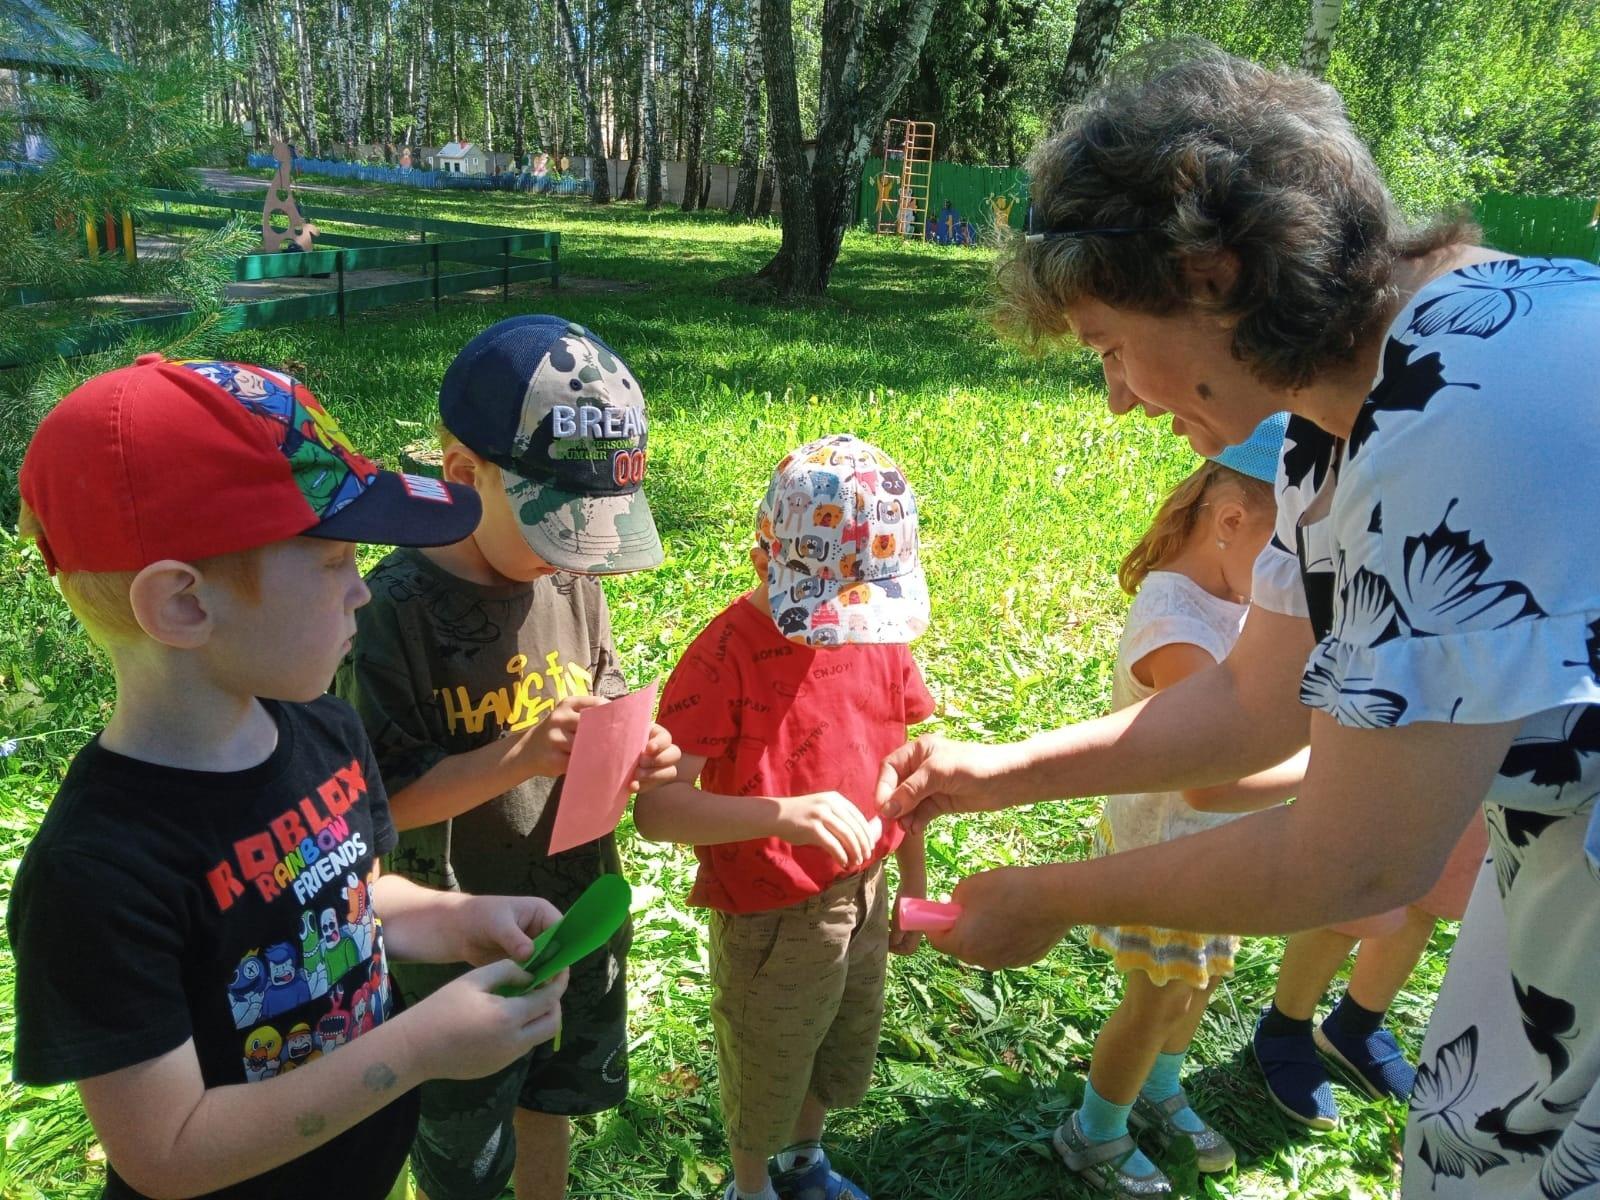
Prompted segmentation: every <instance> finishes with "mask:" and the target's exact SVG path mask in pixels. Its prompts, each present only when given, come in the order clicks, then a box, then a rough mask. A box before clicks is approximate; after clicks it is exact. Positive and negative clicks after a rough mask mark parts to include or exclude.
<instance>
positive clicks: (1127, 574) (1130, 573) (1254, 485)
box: [1117, 459, 1275, 596]
mask: <svg viewBox="0 0 1600 1200" xmlns="http://www.w3.org/2000/svg"><path fill="white" fill-rule="evenodd" d="M1225 491H1226V492H1231V493H1232V494H1233V495H1234V496H1235V497H1236V498H1237V499H1238V501H1239V502H1240V503H1241V504H1243V505H1244V506H1245V508H1247V509H1248V510H1249V511H1250V512H1252V513H1262V512H1266V511H1270V510H1271V509H1272V508H1273V507H1274V503H1275V502H1274V500H1273V495H1272V485H1271V484H1270V483H1264V482H1262V481H1261V480H1259V479H1253V478H1251V477H1250V476H1249V475H1241V474H1240V473H1239V472H1238V471H1235V470H1233V469H1232V468H1230V467H1225V466H1223V465H1222V464H1221V463H1219V462H1212V461H1210V460H1209V459H1208V460H1207V461H1206V462H1205V464H1204V465H1203V466H1201V467H1200V469H1199V470H1197V471H1195V472H1194V474H1192V475H1190V476H1189V477H1188V478H1187V479H1185V480H1184V481H1183V482H1182V483H1180V484H1179V485H1178V486H1177V487H1175V488H1173V489H1172V491H1171V492H1169V493H1168V494H1167V498H1166V499H1165V500H1163V501H1162V502H1161V507H1160V508H1159V509H1157V510H1156V515H1155V519H1154V520H1152V521H1151V522H1150V528H1149V529H1147V530H1145V533H1144V536H1143V537H1142V538H1140V539H1139V544H1138V545H1137V546H1135V547H1134V548H1133V549H1132V550H1130V551H1128V554H1127V557H1126V558H1124V559H1123V560H1122V565H1121V566H1119V567H1118V568H1117V582H1118V583H1120V584H1121V585H1122V590H1123V591H1125V592H1127V593H1128V595H1130V596H1131V595H1133V594H1134V593H1135V592H1137V591H1138V590H1139V585H1140V584H1142V583H1143V582H1144V579H1145V576H1146V575H1148V574H1150V572H1151V571H1159V570H1160V569H1161V567H1162V564H1163V563H1166V562H1169V561H1171V559H1172V557H1173V556H1174V555H1176V554H1177V553H1178V551H1179V550H1182V549H1183V546H1184V543H1185V542H1187V541H1188V540H1189V535H1190V534H1191V533H1193V532H1194V527H1195V525H1196V523H1197V522H1198V521H1199V519H1200V510H1201V509H1202V508H1204V507H1205V506H1206V505H1207V504H1209V503H1210V502H1211V501H1212V500H1214V499H1216V498H1217V497H1219V496H1221V495H1222V494H1223V493H1224V492H1225Z"/></svg>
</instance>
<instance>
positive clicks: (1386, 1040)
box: [1312, 1021, 1417, 1100]
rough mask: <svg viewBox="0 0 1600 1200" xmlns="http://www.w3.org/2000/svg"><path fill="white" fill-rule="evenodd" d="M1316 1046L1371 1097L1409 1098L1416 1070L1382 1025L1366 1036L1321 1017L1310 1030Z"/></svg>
mask: <svg viewBox="0 0 1600 1200" xmlns="http://www.w3.org/2000/svg"><path fill="white" fill-rule="evenodd" d="M1312 1037H1313V1038H1315V1039H1316V1043H1317V1049H1318V1050H1320V1051H1322V1053H1323V1054H1325V1055H1326V1056H1327V1057H1328V1058H1329V1059H1331V1060H1332V1061H1333V1062H1334V1063H1335V1064H1337V1065H1338V1066H1340V1067H1342V1068H1343V1069H1344V1072H1345V1073H1346V1074H1348V1075H1349V1077H1350V1082H1351V1083H1353V1084H1355V1085H1356V1086H1357V1087H1359V1088H1360V1089H1361V1090H1362V1091H1364V1092H1366V1094H1367V1095H1369V1096H1371V1097H1372V1098H1373V1099H1374V1100H1384V1099H1390V1100H1409V1099H1410V1098H1411V1085H1412V1084H1414V1083H1415V1082H1416V1081H1417V1071H1416V1068H1415V1067H1413V1066H1412V1065H1411V1064H1410V1063H1408V1062H1407V1061H1406V1056H1405V1054H1404V1052H1403V1051H1401V1049H1400V1045H1399V1043H1397V1042H1396V1041H1395V1040H1394V1035H1393V1034H1392V1033H1390V1032H1389V1031H1388V1030H1387V1029H1384V1028H1383V1027H1382V1026H1379V1028H1378V1029H1377V1030H1376V1031H1375V1032H1373V1033H1369V1034H1368V1035H1367V1036H1366V1037H1356V1036H1354V1035H1353V1034H1350V1033H1348V1032H1345V1031H1343V1030H1341V1029H1339V1028H1338V1027H1337V1026H1330V1025H1329V1024H1328V1022H1326V1021H1324V1022H1323V1023H1322V1025H1321V1026H1320V1027H1318V1029H1317V1031H1316V1032H1315V1033H1314V1034H1312Z"/></svg>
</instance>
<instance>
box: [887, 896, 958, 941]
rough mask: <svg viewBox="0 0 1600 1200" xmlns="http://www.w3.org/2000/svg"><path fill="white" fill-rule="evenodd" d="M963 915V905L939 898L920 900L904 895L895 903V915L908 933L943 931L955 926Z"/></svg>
mask: <svg viewBox="0 0 1600 1200" xmlns="http://www.w3.org/2000/svg"><path fill="white" fill-rule="evenodd" d="M960 915H961V905H959V904H950V903H948V902H941V901H938V900H918V899H917V898H916V897H914V896H902V897H901V898H900V901H899V903H898V904H896V905H895V916H896V917H897V918H898V920H899V922H900V928H901V929H903V930H905V931H906V932H907V933H943V932H944V931H945V930H947V929H953V928H954V927H955V923H956V918H957V917H959V916H960Z"/></svg>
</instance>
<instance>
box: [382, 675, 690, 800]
mask: <svg viewBox="0 0 1600 1200" xmlns="http://www.w3.org/2000/svg"><path fill="white" fill-rule="evenodd" d="M604 703H605V701H604V700H603V699H601V698H600V697H599V696H569V697H567V698H566V699H565V700H563V701H561V703H559V704H557V705H556V706H555V708H554V709H553V710H552V711H551V713H550V715H549V716H548V717H546V718H545V719H544V720H543V721H541V722H540V723H539V724H538V725H535V726H534V727H533V728H532V729H529V730H527V731H525V732H523V733H520V734H518V735H517V736H515V737H508V738H501V739H500V740H499V741H495V742H490V743H489V744H488V745H487V746H479V747H478V748H477V749H476V750H468V751H466V752H465V753H463V754H452V755H451V756H450V757H449V758H446V759H443V760H441V761H440V762H439V763H438V764H437V765H436V766H434V767H433V768H431V769H430V770H428V771H427V772H426V773H424V774H422V775H420V776H418V777H417V778H416V779H415V780H413V781H412V782H411V783H409V784H407V785H406V786H405V787H403V788H401V789H400V790H399V791H397V792H395V793H393V794H392V795H391V796H390V797H389V815H390V818H391V819H392V820H393V821H394V824H395V828H396V829H416V828H418V827H419V826H422V825H433V824H435V823H437V822H439V821H447V820H449V819H450V818H451V817H457V816H460V815H461V814H462V813H464V812H468V811H470V810H471V809H474V808H477V807H478V805H480V804H486V803H487V802H488V801H490V800H493V799H494V798H495V797H496V796H499V795H501V794H503V793H505V792H508V791H510V790H511V789H512V788H514V787H516V786H517V785H518V784H519V783H522V782H523V781H524V780H527V779H531V778H533V777H534V776H535V775H543V776H546V777H548V778H554V777H556V776H557V775H562V774H565V773H566V770H567V760H568V758H569V757H570V756H571V754H572V738H573V735H574V734H575V733H576V732H577V729H578V716H579V714H581V713H582V712H583V710H584V709H586V708H592V707H594V706H595V705H596V704H604ZM677 753H678V751H677V747H676V746H674V745H673V744H672V736H671V735H670V734H668V733H667V731H666V730H665V729H663V728H662V727H661V726H659V725H655V726H652V727H651V729H650V740H649V742H648V744H647V745H646V746H645V751H644V754H643V755H641V756H640V758H639V767H638V771H637V773H636V774H635V777H634V779H633V781H632V784H631V786H632V788H633V790H634V791H638V790H639V788H641V787H645V786H649V785H650V784H651V783H653V782H656V781H658V780H660V779H662V778H667V777H670V774H671V770H672V768H673V766H674V765H675V764H676V763H677Z"/></svg>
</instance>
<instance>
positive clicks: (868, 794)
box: [656, 597, 933, 912]
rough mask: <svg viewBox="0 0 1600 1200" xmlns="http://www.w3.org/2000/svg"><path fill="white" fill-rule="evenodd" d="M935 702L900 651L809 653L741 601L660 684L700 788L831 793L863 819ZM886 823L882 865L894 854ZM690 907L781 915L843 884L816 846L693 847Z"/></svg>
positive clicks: (879, 851) (895, 841) (773, 842)
mask: <svg viewBox="0 0 1600 1200" xmlns="http://www.w3.org/2000/svg"><path fill="white" fill-rule="evenodd" d="M932 714H933V697H932V696H930V695H929V694H928V688H927V686H926V685H925V684H924V683H923V682H922V673H921V672H920V671H918V670H917V664H916V662H915V661H914V660H913V659H912V657H911V651H910V649H909V648H907V647H905V646H857V645H844V646H836V647H827V648H824V649H815V648H812V647H809V646H803V645H801V644H799V643H798V642H791V641H789V640H788V639H787V638H785V637H784V636H783V634H781V633H779V632H778V627H777V626H776V625H775V624H773V622H772V618H771V617H769V616H767V615H766V614H765V613H763V612H762V611H761V610H760V609H758V608H756V606H755V605H753V604H751V603H750V601H749V600H748V599H747V598H744V597H741V598H740V599H739V600H736V601H735V602H734V603H733V604H732V605H731V606H729V607H728V608H726V609H724V610H723V611H722V612H721V613H720V614H718V616H717V617H716V619H715V620H713V621H712V622H711V624H709V625H707V626H706V627H705V629H703V630H702V631H701V632H700V636H699V637H697V638H695V640H694V641H693V642H692V643H691V644H690V646H689V649H688V650H687V651H686V652H685V653H684V656H683V659H682V661H681V662H679V663H678V665H677V667H676V668H675V669H674V670H673V672H672V677H671V678H670V679H668V680H667V687H666V691H665V692H664V693H663V694H662V697H661V710H660V713H659V715H658V716H657V718H656V719H657V720H658V721H659V722H660V723H661V724H662V725H665V726H666V727H667V728H668V729H669V730H671V731H672V738H673V740H674V741H675V742H677V744H678V745H679V746H680V747H681V748H682V749H683V752H684V753H685V754H697V755H700V756H702V757H704V758H705V760H706V765H705V767H704V769H703V770H702V771H701V772H700V786H701V787H702V788H704V789H705V790H706V791H708V792H715V793H717V794H719V795H724V796H803V795H806V794H807V793H810V792H823V791H828V790H830V789H832V790H834V791H838V792H840V793H842V794H843V795H845V796H847V797H848V798H849V799H851V800H853V801H854V802H855V804H856V807H857V808H859V809H860V810H861V812H862V814H863V815H864V816H866V817H868V818H870V817H873V816H875V815H877V805H876V803H875V797H874V792H875V791H876V789H877V785H878V769H879V767H880V766H881V764H882V762H883V757H884V755H886V754H888V753H889V751H891V750H893V749H895V748H896V747H897V746H900V745H902V744H903V743H904V742H905V740H906V726H907V725H912V724H915V723H916V722H918V721H924V720H926V719H927V718H928V717H929V716H931V715H932ZM903 836H904V835H903V832H902V830H901V828H900V825H899V823H898V822H895V821H889V822H886V823H885V825H884V829H883V835H882V836H881V837H880V838H879V839H878V844H877V846H876V847H874V850H873V856H872V860H873V862H876V861H878V860H879V859H880V858H882V857H883V856H884V855H886V854H890V853H892V852H893V851H894V849H895V848H896V847H897V846H898V845H899V844H900V839H901V838H902V837H903ZM694 852H695V856H696V857H697V858H699V860H700V870H699V873H698V874H697V876H696V877H695V883H694V890H693V891H692V892H691V893H690V894H689V902H690V903H691V904H698V905H701V906H703V907H705V908H715V909H720V910H722V911H723V912H760V911H762V910H765V909H770V908H786V907H788V906H789V905H791V904H795V903H798V902H799V901H801V900H804V899H806V898H807V897H810V896H815V895H816V894H817V893H818V892H821V891H822V890H823V889H824V888H826V887H827V886H828V885H829V884H831V883H832V882H833V881H834V880H836V879H838V878H839V877H840V876H841V875H842V874H844V871H843V869H842V868H841V867H840V866H839V865H838V863H836V862H835V861H834V859H833V857H832V856H831V855H829V854H828V852H827V851H826V850H824V849H822V848H821V847H820V846H795V845H791V844H790V843H788V842H786V841H784V840H783V839H782V838H775V837H770V838H760V839H757V840H754V841H748V842H726V843H723V844H721V845H717V846H696V847H695V848H694Z"/></svg>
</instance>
